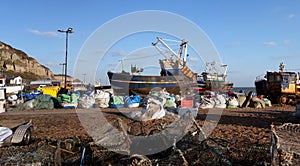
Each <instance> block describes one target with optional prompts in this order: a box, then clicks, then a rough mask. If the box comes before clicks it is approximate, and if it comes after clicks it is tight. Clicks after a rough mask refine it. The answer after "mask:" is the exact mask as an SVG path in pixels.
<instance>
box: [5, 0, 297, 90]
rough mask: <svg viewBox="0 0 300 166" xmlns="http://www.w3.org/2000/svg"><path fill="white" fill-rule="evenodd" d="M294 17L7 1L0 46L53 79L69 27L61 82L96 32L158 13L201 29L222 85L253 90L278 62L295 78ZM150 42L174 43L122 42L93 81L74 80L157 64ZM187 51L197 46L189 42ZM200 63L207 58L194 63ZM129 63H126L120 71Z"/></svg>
mask: <svg viewBox="0 0 300 166" xmlns="http://www.w3.org/2000/svg"><path fill="white" fill-rule="evenodd" d="M299 9H300V1H299V0H289V1H283V0H243V1H242V0H209V1H208V0H206V1H205V0H194V1H192V0H187V1H182V0H181V1H179V0H164V1H161V0H151V1H141V0H114V1H100V0H86V1H79V0H72V1H58V0H52V1H46V0H28V1H21V0H10V1H3V2H1V5H0V11H1V16H2V17H1V26H0V41H2V42H4V43H6V44H9V45H11V46H12V47H14V48H17V49H19V50H22V51H24V52H25V53H26V54H28V55H29V56H31V57H33V58H35V59H36V60H37V61H38V62H39V63H41V64H43V65H45V66H47V67H48V68H50V69H51V70H52V71H53V72H54V73H55V74H61V73H62V66H61V65H59V64H61V63H64V61H65V44H66V41H65V37H66V34H65V33H59V32H58V31H57V30H58V29H62V30H66V29H67V28H69V27H72V28H73V30H74V33H72V34H69V42H68V74H69V75H73V74H74V71H75V69H74V67H78V66H76V64H80V63H77V62H78V61H80V60H82V59H81V58H80V57H79V56H80V54H82V53H83V52H84V50H85V47H86V44H87V43H88V41H89V40H90V39H92V36H93V35H95V33H96V32H97V31H99V28H100V29H101V28H103V27H105V25H107V24H109V23H111V22H112V21H113V20H116V19H117V18H120V17H122V16H124V15H128V14H130V13H135V12H141V11H149V10H152V11H163V12H168V13H172V14H174V15H176V16H180V17H182V18H184V19H186V20H189V21H190V22H191V23H193V24H195V25H196V26H198V27H199V28H200V29H202V31H203V32H204V33H205V34H206V35H207V38H208V39H209V40H210V41H211V42H212V43H213V45H214V47H215V49H216V50H217V52H218V54H219V57H220V59H221V61H222V63H223V64H227V65H228V69H227V75H228V77H227V80H228V81H232V82H233V83H234V86H235V87H253V86H254V81H255V79H256V77H257V76H259V75H263V74H265V73H266V71H278V69H279V67H278V66H279V64H280V63H281V62H283V63H284V64H285V67H286V70H293V71H297V72H299V71H300V47H299V46H300V10H299ZM143 21H145V22H147V23H153V24H154V23H157V22H160V21H163V20H162V18H160V17H157V18H155V19H144V20H143ZM143 21H141V22H143ZM122 25H123V24H122ZM135 25H136V23H131V22H126V23H124V25H123V26H120V27H113V28H112V29H115V30H116V31H118V29H123V28H125V27H133V26H135ZM169 26H171V28H174V27H176V28H177V29H180V30H182V32H183V33H184V32H185V30H187V28H186V27H184V26H182V25H180V24H178V25H176V24H175V25H169ZM114 35H116V33H111V34H106V35H105V36H106V37H104V38H103V40H105V41H108V40H109V38H108V37H109V36H111V37H112V38H113V37H114ZM158 35H161V36H163V37H171V38H173V39H174V37H173V36H169V35H167V34H161V33H157V32H145V33H137V34H135V35H131V36H130V35H129V36H126V37H124V38H122V40H120V41H119V42H117V43H114V44H113V45H112V46H111V47H110V48H109V50H108V51H107V50H106V51H107V52H106V53H105V56H104V57H103V58H102V59H101V62H97V63H98V68H97V73H98V74H96V75H93V74H91V73H89V72H88V73H86V72H85V71H83V73H82V74H79V75H78V74H77V75H76V76H77V77H78V78H79V79H81V80H85V81H86V82H90V83H93V81H98V80H100V81H101V82H104V83H105V79H106V76H104V75H105V74H104V75H103V74H101V72H102V73H105V72H106V71H104V70H108V69H110V70H111V69H118V70H119V69H120V66H121V65H120V64H121V61H120V60H121V59H122V58H124V57H126V56H127V59H135V60H137V59H139V56H136V54H141V53H143V54H144V55H145V56H146V57H147V56H151V57H152V59H156V58H155V57H156V56H157V57H158V58H161V57H159V55H157V53H155V52H153V50H150V49H151V48H148V47H151V42H155V41H156V37H160V36H158ZM177 37H178V38H180V36H177ZM100 38H101V36H100ZM176 39H177V38H176ZM187 40H188V39H187ZM199 40H200V39H199ZM190 44H191V45H193V44H197V43H195V41H194V43H190ZM99 45H101V42H100V43H99ZM204 49H205V48H204ZM96 51H97V50H96V49H95V52H96ZM98 51H99V52H100V51H103V50H98ZM190 51H191V52H190V53H189V55H191V56H190V57H189V58H188V60H190V61H192V62H191V63H190V64H191V68H192V69H194V70H196V71H197V72H201V71H203V70H204V69H205V66H204V64H205V62H203V59H202V61H196V60H195V59H198V60H199V58H195V56H194V55H192V54H197V51H195V50H193V48H192V49H190ZM145 52H147V53H145ZM100 54H101V53H100ZM129 55H130V56H129ZM201 56H208V55H198V57H201ZM78 57H79V58H78ZM142 59H143V60H142V61H136V62H135V63H137V64H138V65H139V66H144V67H146V68H145V70H146V69H147V68H157V66H155V63H149V64H143V63H144V62H150V61H148V60H147V58H145V57H143V58H142ZM200 59H201V58H200ZM156 60H157V59H156ZM129 63H130V60H129V62H128V63H127V64H126V69H128V66H129ZM157 65H158V61H157ZM116 66H118V68H116ZM83 68H84V67H83ZM99 73H100V74H99ZM154 74H156V73H154Z"/></svg>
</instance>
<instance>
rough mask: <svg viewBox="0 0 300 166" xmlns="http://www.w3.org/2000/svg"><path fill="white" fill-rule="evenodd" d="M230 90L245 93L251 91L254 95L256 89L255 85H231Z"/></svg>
mask: <svg viewBox="0 0 300 166" xmlns="http://www.w3.org/2000/svg"><path fill="white" fill-rule="evenodd" d="M232 91H233V92H240V91H244V92H245V93H246V94H248V93H249V92H250V91H252V92H253V95H256V89H255V87H233V88H232Z"/></svg>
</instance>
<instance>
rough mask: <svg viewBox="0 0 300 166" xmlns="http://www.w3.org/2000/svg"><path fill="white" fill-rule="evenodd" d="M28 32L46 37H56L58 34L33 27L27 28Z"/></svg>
mask: <svg viewBox="0 0 300 166" xmlns="http://www.w3.org/2000/svg"><path fill="white" fill-rule="evenodd" d="M28 31H29V32H30V33H32V34H34V35H38V36H48V37H58V34H57V33H56V32H41V31H39V30H35V29H29V30H28Z"/></svg>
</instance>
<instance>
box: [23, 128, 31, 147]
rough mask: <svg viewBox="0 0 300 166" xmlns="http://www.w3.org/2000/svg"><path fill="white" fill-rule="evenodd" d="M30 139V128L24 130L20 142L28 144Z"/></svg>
mask: <svg viewBox="0 0 300 166" xmlns="http://www.w3.org/2000/svg"><path fill="white" fill-rule="evenodd" d="M30 141H31V131H30V128H29V129H27V130H26V132H25V134H24V136H23V140H22V142H21V143H22V144H23V145H28V144H29V143H30Z"/></svg>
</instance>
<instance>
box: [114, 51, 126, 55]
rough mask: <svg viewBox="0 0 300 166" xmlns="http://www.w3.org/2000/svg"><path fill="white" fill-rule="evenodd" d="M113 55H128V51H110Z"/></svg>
mask: <svg viewBox="0 0 300 166" xmlns="http://www.w3.org/2000/svg"><path fill="white" fill-rule="evenodd" d="M110 53H111V54H112V55H113V56H127V55H128V53H127V52H126V51H112V52H110Z"/></svg>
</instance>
